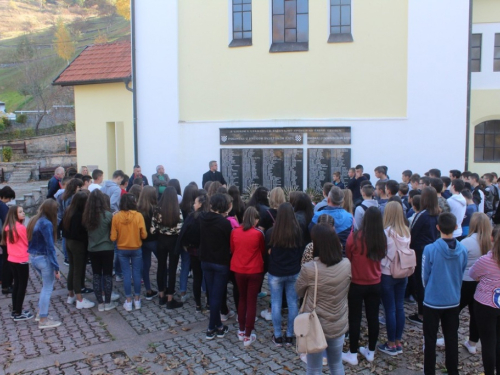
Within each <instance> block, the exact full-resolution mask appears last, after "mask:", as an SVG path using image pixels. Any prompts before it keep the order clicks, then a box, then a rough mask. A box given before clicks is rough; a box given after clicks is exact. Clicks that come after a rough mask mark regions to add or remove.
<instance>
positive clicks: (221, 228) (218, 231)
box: [200, 212, 233, 267]
mask: <svg viewBox="0 0 500 375" xmlns="http://www.w3.org/2000/svg"><path fill="white" fill-rule="evenodd" d="M232 230H233V228H232V227H231V223H230V222H229V220H227V219H226V218H225V217H224V216H222V215H220V214H217V213H215V212H203V213H202V214H201V215H200V260H201V261H202V262H208V263H215V264H219V265H222V266H227V267H229V263H230V259H231V249H230V247H229V244H230V239H231V231H232Z"/></svg>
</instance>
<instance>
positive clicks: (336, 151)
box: [307, 148, 351, 191]
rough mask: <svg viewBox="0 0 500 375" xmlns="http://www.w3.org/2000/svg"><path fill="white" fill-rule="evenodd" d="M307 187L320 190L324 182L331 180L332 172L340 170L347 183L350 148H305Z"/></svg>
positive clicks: (343, 179)
mask: <svg viewBox="0 0 500 375" xmlns="http://www.w3.org/2000/svg"><path fill="white" fill-rule="evenodd" d="M307 159H308V168H307V176H308V180H307V181H308V187H309V188H313V189H315V190H319V191H321V190H322V189H323V184H324V183H325V182H332V174H333V172H340V175H341V179H342V181H344V183H345V184H346V183H347V180H348V178H349V177H348V176H347V172H348V171H349V168H350V166H351V149H350V148H310V149H308V150H307Z"/></svg>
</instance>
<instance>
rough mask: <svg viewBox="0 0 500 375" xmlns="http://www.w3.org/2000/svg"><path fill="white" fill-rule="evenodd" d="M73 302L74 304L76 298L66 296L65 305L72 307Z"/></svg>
mask: <svg viewBox="0 0 500 375" xmlns="http://www.w3.org/2000/svg"><path fill="white" fill-rule="evenodd" d="M75 302H76V296H73V297H71V296H68V299H67V300H66V303H67V304H70V305H72V304H74V303H75Z"/></svg>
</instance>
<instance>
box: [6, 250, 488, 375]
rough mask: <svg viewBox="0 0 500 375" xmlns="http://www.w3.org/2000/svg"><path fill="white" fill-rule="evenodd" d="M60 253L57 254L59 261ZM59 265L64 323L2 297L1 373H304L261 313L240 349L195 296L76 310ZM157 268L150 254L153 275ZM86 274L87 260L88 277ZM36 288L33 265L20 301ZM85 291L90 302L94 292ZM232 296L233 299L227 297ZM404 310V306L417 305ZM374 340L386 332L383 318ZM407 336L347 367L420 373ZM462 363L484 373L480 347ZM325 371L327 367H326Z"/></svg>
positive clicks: (465, 370)
mask: <svg viewBox="0 0 500 375" xmlns="http://www.w3.org/2000/svg"><path fill="white" fill-rule="evenodd" d="M62 260H63V257H62V255H61V254H59V261H60V264H61V265H62ZM61 271H62V274H63V275H62V277H61V281H59V282H56V285H55V291H54V293H53V295H52V300H51V306H50V315H51V316H53V317H54V318H56V319H58V320H61V321H62V322H63V324H62V325H61V326H60V327H57V328H54V329H47V330H42V331H40V330H39V329H38V327H37V323H36V322H35V321H34V320H30V321H24V322H14V321H13V320H11V319H10V311H9V304H10V298H6V297H5V296H1V297H0V322H1V329H0V374H33V375H35V374H36V375H42V374H43V375H46V374H47V375H48V374H64V375H68V374H89V375H99V374H179V375H181V374H186V375H193V374H200V375H201V374H305V365H304V363H302V362H301V361H300V359H299V357H298V355H297V354H296V352H295V348H294V347H282V348H278V347H275V346H274V344H273V343H272V342H271V336H272V325H271V323H270V322H266V321H264V320H263V319H261V318H259V320H258V321H257V322H256V332H257V335H258V338H257V341H256V342H255V343H254V345H253V346H251V347H249V348H243V345H242V343H241V342H239V341H238V339H237V337H236V332H237V330H238V325H237V323H236V321H235V320H234V318H233V319H231V320H229V321H228V322H227V323H226V324H227V325H228V326H229V329H230V331H229V333H228V334H227V335H226V337H225V338H224V339H215V340H212V341H207V340H206V339H205V335H204V332H205V329H206V327H207V324H208V313H206V312H205V313H198V314H197V313H195V306H194V301H193V300H192V298H191V299H189V300H188V302H187V303H186V304H185V306H184V307H182V308H180V309H176V310H172V311H170V310H166V309H165V308H163V307H161V308H160V307H159V306H158V300H157V299H155V300H154V301H146V300H145V299H143V303H142V309H141V310H139V311H133V312H130V313H127V312H126V311H125V310H124V309H123V308H122V307H121V306H119V307H118V309H116V310H112V311H108V312H98V311H97V308H93V309H82V310H77V309H76V308H75V307H74V306H70V305H68V304H66V296H67V292H66V290H65V277H64V275H65V274H66V273H67V267H65V266H62V267H61ZM155 273H156V266H155V261H153V267H152V269H151V276H152V281H153V280H155V279H156V277H155ZM90 277H91V274H90V267H87V278H88V280H90ZM153 284H155V283H153ZM90 285H91V283H90V281H87V286H90ZM40 287H41V280H40V278H39V277H38V275H37V274H36V273H35V272H34V271H32V272H31V273H30V283H29V286H28V291H27V297H26V300H25V308H29V309H31V310H32V311H36V306H37V301H38V292H39V290H40ZM114 289H115V291H117V292H118V293H120V294H122V298H121V301H122V302H123V287H122V283H115V285H114ZM190 289H191V279H190V281H189V285H188V290H190ZM266 290H267V289H266ZM86 297H87V298H89V299H91V300H92V301H94V302H95V297H94V296H93V295H87V296H86ZM229 301H230V304H232V302H233V301H232V297H230V298H229ZM268 303H269V296H268V297H265V298H263V299H260V300H259V303H258V305H259V306H258V309H259V312H260V310H262V309H264V308H265V307H266V306H267V305H268ZM233 308H234V306H233ZM406 309H407V313H409V312H411V311H413V310H414V307H413V306H406ZM461 319H462V324H461V327H460V330H459V336H460V340H461V341H463V340H464V339H465V338H466V336H467V331H468V329H467V323H466V322H467V319H468V315H467V313H466V312H465V311H464V312H463V313H462V315H461ZM284 324H286V320H285V321H284ZM379 339H380V341H383V340H384V339H385V327H384V326H382V325H381V329H380V338H379ZM366 340H367V332H366V322H364V323H363V327H362V337H361V342H360V345H365V344H366ZM405 340H406V341H405V347H404V354H403V355H399V356H397V357H390V356H387V355H385V354H381V353H376V355H375V361H374V362H373V363H372V364H370V363H368V362H367V361H365V360H364V359H363V360H361V359H360V362H359V365H358V366H356V367H351V366H346V374H364V375H366V374H419V373H422V368H423V352H422V331H421V328H420V327H416V326H414V325H412V324H407V325H406V329H405ZM345 350H347V346H345V347H344V351H345ZM359 358H361V356H360V357H359ZM460 366H461V367H460V373H461V374H481V373H482V363H481V358H480V354H477V355H470V354H469V353H468V352H467V351H466V350H465V349H464V348H462V347H461V348H460ZM443 370H444V350H443V349H442V348H439V349H438V361H437V371H438V372H442V371H443ZM324 373H328V372H327V369H326V368H325V371H324Z"/></svg>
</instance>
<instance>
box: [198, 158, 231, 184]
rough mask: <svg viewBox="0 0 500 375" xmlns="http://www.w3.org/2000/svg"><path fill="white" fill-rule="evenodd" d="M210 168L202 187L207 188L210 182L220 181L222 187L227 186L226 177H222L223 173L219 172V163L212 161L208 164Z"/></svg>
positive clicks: (204, 176) (204, 175) (204, 177)
mask: <svg viewBox="0 0 500 375" xmlns="http://www.w3.org/2000/svg"><path fill="white" fill-rule="evenodd" d="M208 167H209V168H210V170H209V171H208V172H207V173H205V174H203V182H202V183H201V187H202V188H205V184H206V183H207V182H208V181H219V182H220V183H221V184H222V186H226V185H227V183H226V180H224V176H222V173H221V172H219V171H217V162H216V161H215V160H212V161H211V162H210V163H208Z"/></svg>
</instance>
